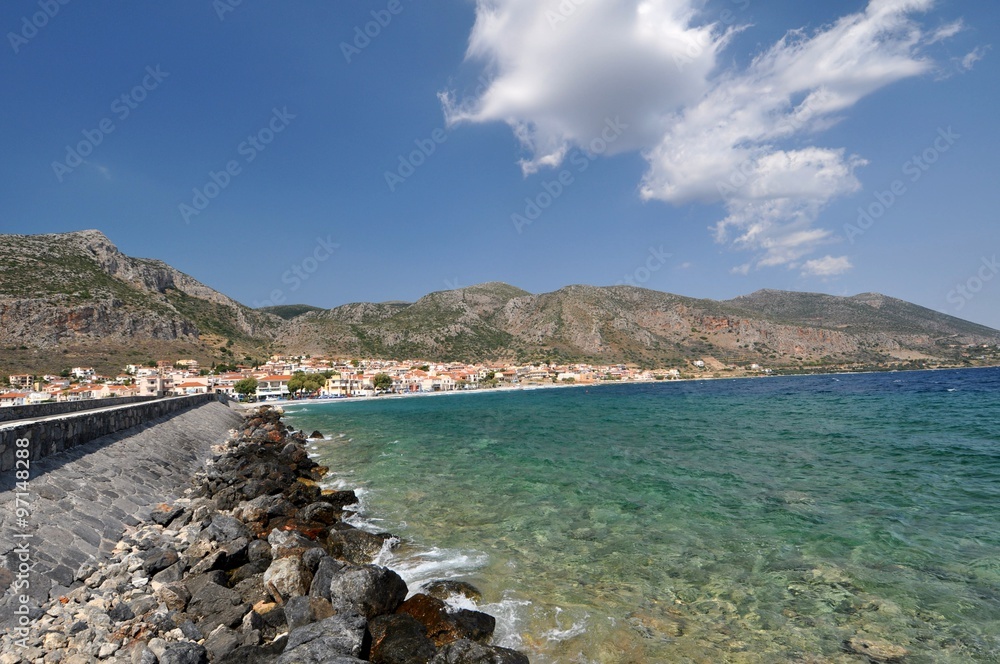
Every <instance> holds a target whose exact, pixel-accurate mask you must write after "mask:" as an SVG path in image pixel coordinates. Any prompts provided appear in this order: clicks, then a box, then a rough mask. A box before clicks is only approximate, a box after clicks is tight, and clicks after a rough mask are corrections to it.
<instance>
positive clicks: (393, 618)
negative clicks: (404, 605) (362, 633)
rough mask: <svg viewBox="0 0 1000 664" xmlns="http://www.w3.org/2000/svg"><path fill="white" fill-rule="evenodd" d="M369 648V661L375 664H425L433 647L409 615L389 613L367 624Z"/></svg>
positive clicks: (420, 626) (423, 631) (414, 619)
mask: <svg viewBox="0 0 1000 664" xmlns="http://www.w3.org/2000/svg"><path fill="white" fill-rule="evenodd" d="M368 631H369V632H370V633H371V637H372V645H371V654H370V655H369V659H370V660H371V661H372V662H375V663H376V664H427V662H429V661H430V660H431V658H432V657H434V655H435V653H436V652H437V648H435V647H434V644H433V643H432V642H431V640H430V639H429V638H427V630H426V629H425V628H424V626H423V625H422V624H420V622H419V621H417V619H416V618H414V617H413V616H409V615H406V614H405V613H402V614H400V613H393V614H389V615H385V616H378V617H377V618H374V619H373V620H372V621H371V622H370V623H369V624H368Z"/></svg>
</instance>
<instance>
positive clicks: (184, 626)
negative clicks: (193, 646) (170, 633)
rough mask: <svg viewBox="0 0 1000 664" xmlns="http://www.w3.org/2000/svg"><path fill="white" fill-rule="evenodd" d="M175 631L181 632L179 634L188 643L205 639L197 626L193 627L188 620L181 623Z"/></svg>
mask: <svg viewBox="0 0 1000 664" xmlns="http://www.w3.org/2000/svg"><path fill="white" fill-rule="evenodd" d="M177 629H179V630H181V634H183V635H184V638H185V639H187V640H189V641H201V640H202V639H203V638H205V635H204V634H202V633H201V630H200V629H198V626H197V625H195V624H194V623H193V622H191V621H190V620H185V621H184V622H182V623H181V624H180V625H178V626H177Z"/></svg>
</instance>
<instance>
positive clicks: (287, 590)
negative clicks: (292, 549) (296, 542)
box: [264, 556, 312, 602]
mask: <svg viewBox="0 0 1000 664" xmlns="http://www.w3.org/2000/svg"><path fill="white" fill-rule="evenodd" d="M310 583H312V573H311V572H310V571H309V569H308V568H307V567H306V566H305V565H304V564H303V563H302V558H301V557H299V556H286V557H284V558H278V559H277V560H274V561H272V562H271V565H270V566H269V567H268V568H267V571H266V572H264V588H265V589H267V591H268V592H270V593H271V594H272V596H273V595H274V594H275V593H277V595H278V597H275V599H276V600H280V601H282V602H283V601H285V600H288V599H290V598H292V597H296V596H298V595H305V594H306V593H308V592H309V584H310Z"/></svg>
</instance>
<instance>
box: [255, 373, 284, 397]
mask: <svg viewBox="0 0 1000 664" xmlns="http://www.w3.org/2000/svg"><path fill="white" fill-rule="evenodd" d="M291 379H292V377H291V376H290V375H289V374H273V375H270V376H261V377H260V378H258V379H257V400H258V401H266V400H267V399H287V398H288V381H290V380H291Z"/></svg>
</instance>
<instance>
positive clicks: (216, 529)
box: [204, 514, 250, 544]
mask: <svg viewBox="0 0 1000 664" xmlns="http://www.w3.org/2000/svg"><path fill="white" fill-rule="evenodd" d="M204 534H205V536H206V537H207V538H208V539H210V540H212V541H213V542H219V543H220V544H226V543H227V542H232V541H234V540H237V539H240V538H245V539H246V540H247V541H248V542H249V541H250V530H249V529H248V528H247V527H246V526H245V525H243V522H242V521H240V520H239V519H237V518H236V517H233V516H228V515H226V514H215V515H213V516H212V522H211V523H210V524H209V525H208V527H207V528H205V532H204Z"/></svg>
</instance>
